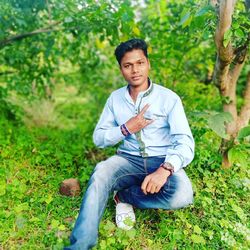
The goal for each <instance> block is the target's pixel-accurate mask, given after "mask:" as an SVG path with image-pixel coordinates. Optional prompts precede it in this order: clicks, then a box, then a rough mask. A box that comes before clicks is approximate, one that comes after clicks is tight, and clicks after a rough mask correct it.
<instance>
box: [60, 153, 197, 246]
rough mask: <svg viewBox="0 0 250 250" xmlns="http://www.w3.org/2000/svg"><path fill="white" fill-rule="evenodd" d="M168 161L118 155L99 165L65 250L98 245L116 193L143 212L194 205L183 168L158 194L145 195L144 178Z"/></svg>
mask: <svg viewBox="0 0 250 250" xmlns="http://www.w3.org/2000/svg"><path fill="white" fill-rule="evenodd" d="M164 159H165V157H164V156H162V157H147V158H143V157H140V156H133V155H129V154H126V153H121V152H118V154H117V155H114V156H112V157H110V158H108V159H107V160H105V161H102V162H100V163H98V164H97V165H96V167H95V169H94V171H93V174H92V176H91V178H90V180H89V183H88V187H87V191H86V193H85V196H84V198H83V201H82V204H81V208H80V212H79V215H78V218H77V220H76V223H75V226H74V229H73V231H72V234H71V236H70V242H71V245H70V246H68V247H65V248H64V250H70V249H71V250H85V249H91V247H93V246H94V245H95V244H96V243H97V238H98V227H99V223H100V220H101V218H102V215H103V212H104V209H105V207H106V205H107V201H108V198H109V195H110V193H112V192H113V191H115V190H116V191H118V193H117V194H118V198H119V200H120V201H122V202H126V203H130V204H131V205H133V206H134V207H137V208H141V209H145V208H161V209H178V208H181V207H185V206H187V205H189V204H191V203H192V202H193V190H192V185H191V182H190V180H189V178H188V177H187V175H186V173H185V171H184V170H183V169H181V170H179V171H178V172H176V173H174V174H173V175H172V176H170V177H169V178H168V180H167V182H166V183H165V185H164V186H163V187H162V188H161V190H160V191H159V192H158V193H156V194H147V195H145V194H144V193H143V192H142V190H141V184H142V182H143V180H144V178H145V177H146V176H147V175H148V174H150V173H152V172H154V171H155V170H156V169H157V168H158V167H159V166H160V164H161V163H162V162H164Z"/></svg>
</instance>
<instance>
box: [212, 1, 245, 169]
mask: <svg viewBox="0 0 250 250" xmlns="http://www.w3.org/2000/svg"><path fill="white" fill-rule="evenodd" d="M235 3H236V1H235V0H221V1H218V8H219V9H218V10H219V11H218V15H219V17H218V18H219V21H218V25H217V29H216V33H215V44H216V48H217V58H216V64H215V71H214V82H215V84H216V86H217V87H218V88H219V90H220V94H221V97H222V101H223V111H224V112H229V113H230V114H231V115H232V118H233V120H232V122H230V123H228V124H226V132H227V134H228V135H229V139H227V140H226V139H223V140H222V143H221V148H220V151H221V154H222V156H223V166H224V167H229V166H230V162H229V161H228V156H227V152H228V150H229V149H230V147H231V146H232V142H234V141H235V138H236V136H237V134H238V132H239V130H240V129H241V128H242V127H244V126H246V125H247V124H248V123H249V120H250V73H249V74H248V79H247V84H246V90H245V94H244V105H243V106H242V108H241V110H240V113H239V114H238V112H237V96H236V86H237V81H238V78H239V76H240V73H241V71H242V68H243V67H244V63H245V61H246V58H247V49H248V44H249V37H248V38H247V39H246V43H245V44H244V45H243V46H241V47H239V48H233V46H232V43H231V41H228V43H227V44H226V43H225V33H226V32H228V31H229V29H230V28H231V24H232V15H233V12H234V6H235Z"/></svg>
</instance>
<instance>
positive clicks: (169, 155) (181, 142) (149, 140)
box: [93, 82, 194, 172]
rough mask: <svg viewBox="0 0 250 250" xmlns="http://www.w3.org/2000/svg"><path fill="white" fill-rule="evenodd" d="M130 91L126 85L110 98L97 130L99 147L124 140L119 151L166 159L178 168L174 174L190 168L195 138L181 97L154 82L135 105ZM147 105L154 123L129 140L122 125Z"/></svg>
mask: <svg viewBox="0 0 250 250" xmlns="http://www.w3.org/2000/svg"><path fill="white" fill-rule="evenodd" d="M128 90H129V89H128V87H127V86H125V87H122V88H120V89H118V90H116V91H114V92H113V93H112V94H111V95H110V96H109V98H108V100H107V102H106V104H105V107H104V109H103V112H102V114H101V117H100V119H99V121H98V123H97V125H96V128H95V131H94V135H93V139H94V143H95V144H96V146H98V147H100V148H104V147H107V146H112V145H115V144H117V143H119V142H121V141H122V144H120V145H119V148H118V150H119V151H122V152H125V153H128V154H131V155H138V156H139V155H140V156H143V157H150V156H164V157H165V162H169V163H171V164H172V165H173V166H174V172H177V171H178V170H179V169H180V168H183V167H185V166H187V165H188V164H189V163H190V162H191V161H192V159H193V157H194V139H193V136H192V133H191V130H190V128H189V125H188V121H187V118H186V115H185V112H184V109H183V106H182V102H181V99H180V98H179V96H178V95H177V94H175V93H174V92H173V91H171V90H169V89H167V88H165V87H163V86H160V85H158V84H155V83H152V82H151V83H150V86H149V88H148V89H147V90H146V91H144V92H140V93H139V95H138V96H137V100H136V103H134V102H133V100H132V98H131V96H130V94H129V91H128ZM146 104H149V105H150V106H149V108H148V109H147V111H146V113H145V114H144V117H145V118H146V119H147V118H148V119H153V120H154V122H153V123H151V124H149V125H148V126H147V127H145V128H143V129H142V130H141V131H139V132H138V133H136V134H132V135H130V136H127V137H125V136H124V135H123V134H122V132H121V129H120V125H122V124H124V123H126V122H127V121H128V120H129V119H130V118H131V117H133V116H136V115H137V114H138V113H139V112H140V111H141V109H142V108H143V107H144V106H145V105H146Z"/></svg>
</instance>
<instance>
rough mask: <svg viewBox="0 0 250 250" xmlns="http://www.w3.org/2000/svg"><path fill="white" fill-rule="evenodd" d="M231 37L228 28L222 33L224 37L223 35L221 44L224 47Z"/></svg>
mask: <svg viewBox="0 0 250 250" xmlns="http://www.w3.org/2000/svg"><path fill="white" fill-rule="evenodd" d="M231 37H232V31H231V29H228V30H227V31H226V32H225V33H224V37H223V46H224V47H225V48H226V47H227V46H228V44H229V42H230V40H231Z"/></svg>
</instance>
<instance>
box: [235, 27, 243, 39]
mask: <svg viewBox="0 0 250 250" xmlns="http://www.w3.org/2000/svg"><path fill="white" fill-rule="evenodd" d="M234 34H235V35H236V36H237V37H238V38H244V37H245V34H244V31H243V30H242V29H240V28H238V29H237V30H235V32H234Z"/></svg>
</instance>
